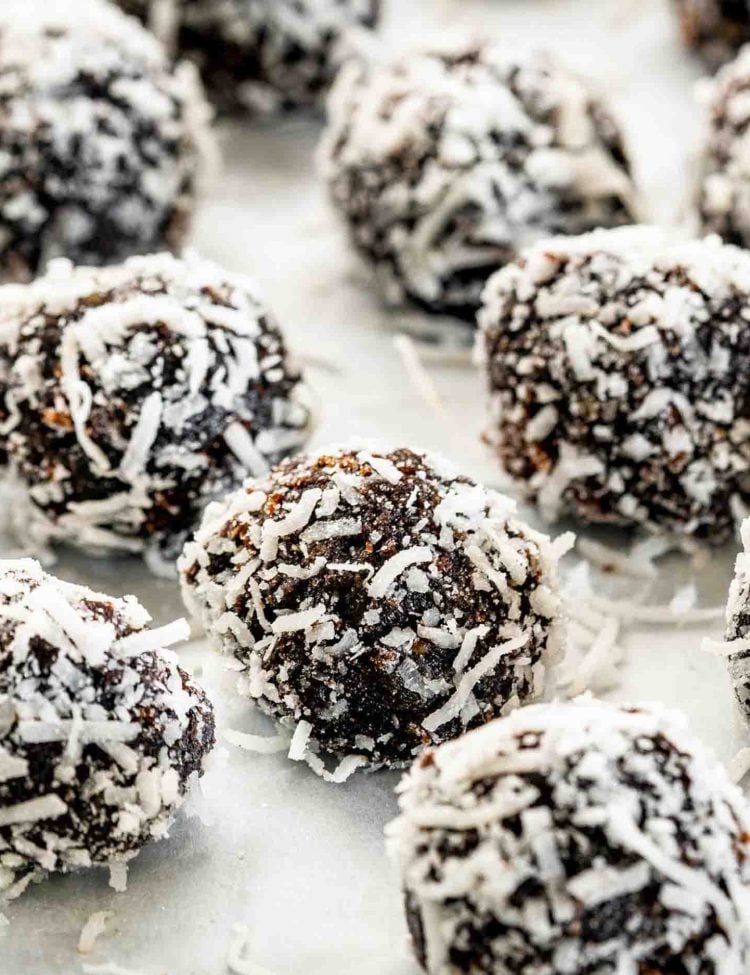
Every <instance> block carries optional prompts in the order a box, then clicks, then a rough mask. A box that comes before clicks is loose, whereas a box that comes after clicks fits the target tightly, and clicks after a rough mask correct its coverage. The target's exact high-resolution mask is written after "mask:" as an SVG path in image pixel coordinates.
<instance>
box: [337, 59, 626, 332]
mask: <svg viewBox="0 0 750 975" xmlns="http://www.w3.org/2000/svg"><path fill="white" fill-rule="evenodd" d="M321 159H322V167H323V171H324V175H325V178H326V180H327V182H328V186H329V190H330V195H331V199H332V201H333V205H334V207H335V208H336V209H337V210H338V211H339V212H340V213H341V215H342V216H343V217H344V219H345V221H346V223H347V224H348V227H349V231H350V235H351V239H352V241H353V244H354V246H355V247H356V249H357V250H358V251H359V252H360V254H361V255H363V256H364V258H365V260H366V261H367V262H368V263H370V264H371V265H372V266H373V268H374V270H375V273H376V275H377V278H378V279H379V282H380V284H381V286H382V290H383V292H384V295H385V297H386V298H387V299H388V300H389V301H391V302H392V303H399V302H401V301H403V300H404V299H405V298H408V299H410V300H412V301H414V302H416V303H417V304H419V305H421V306H422V307H423V308H425V309H427V310H429V311H434V312H446V313H450V314H453V315H458V316H460V317H463V318H466V319H468V320H470V321H473V320H474V316H475V313H476V310H477V307H478V305H479V299H480V294H481V291H482V288H483V286H484V283H485V281H486V280H487V278H488V277H489V276H490V274H491V273H492V272H493V271H496V270H497V268H498V267H499V266H501V265H502V264H505V263H506V262H507V261H510V260H513V258H514V257H515V256H516V255H517V253H518V251H519V249H520V248H521V247H524V246H526V245H527V244H530V243H531V242H533V241H535V240H537V239H538V238H539V237H540V236H548V235H549V234H551V233H566V234H575V233H581V232H582V231H585V230H590V229H592V228H594V227H597V226H600V225H601V226H612V225H618V224H623V223H630V222H632V219H633V214H634V211H635V194H634V189H633V184H632V182H631V178H630V166H629V162H628V159H627V156H626V153H625V149H624V146H623V141H622V135H621V132H620V129H619V127H618V125H617V123H616V122H615V121H614V119H613V118H612V116H611V115H610V113H609V110H608V108H607V107H606V106H605V105H604V104H603V103H602V102H601V101H600V100H599V98H598V96H597V95H596V94H595V93H594V92H593V91H591V90H590V89H589V88H588V87H587V85H586V84H584V83H583V82H582V81H581V80H580V79H579V78H577V77H576V76H575V75H572V74H570V73H569V72H567V71H566V70H565V69H564V68H562V67H560V66H558V65H557V64H556V63H555V62H554V61H553V60H552V59H551V58H548V57H546V56H536V57H530V58H525V59H519V58H517V57H515V56H514V55H512V54H510V53H509V51H508V47H507V45H505V44H499V43H498V44H492V43H483V42H479V41H474V40H468V41H467V40H462V41H460V42H455V43H453V44H448V43H446V44H445V45H444V46H443V47H442V48H436V49H430V50H427V51H424V52H419V53H416V54H411V55H409V56H405V57H402V58H401V59H399V60H396V61H394V62H393V63H390V64H386V65H380V66H375V67H368V66H367V65H365V64H362V63H360V62H355V61H352V62H351V63H350V64H347V65H346V67H345V68H344V69H343V70H342V72H341V75H340V76H339V79H338V80H337V82H336V85H335V87H334V90H333V92H332V94H331V97H330V101H329V124H328V129H327V132H326V135H325V137H324V141H323V145H322V150H321Z"/></svg>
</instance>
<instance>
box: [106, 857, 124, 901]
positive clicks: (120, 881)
mask: <svg viewBox="0 0 750 975" xmlns="http://www.w3.org/2000/svg"><path fill="white" fill-rule="evenodd" d="M109 886H110V887H111V888H112V889H113V890H116V891H117V893H118V894H123V893H124V892H125V891H126V890H127V889H128V865H127V863H123V862H122V861H121V860H115V861H114V862H112V863H110V865H109Z"/></svg>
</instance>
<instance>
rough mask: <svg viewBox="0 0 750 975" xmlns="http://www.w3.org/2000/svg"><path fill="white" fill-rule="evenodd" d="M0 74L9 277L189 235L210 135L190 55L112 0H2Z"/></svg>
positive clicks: (1, 193) (4, 249)
mask: <svg viewBox="0 0 750 975" xmlns="http://www.w3.org/2000/svg"><path fill="white" fill-rule="evenodd" d="M0 74H2V77H3V88H2V93H1V94H0V106H1V107H2V111H1V112H0V278H4V279H5V280H9V279H14V280H26V279H28V278H29V277H31V276H33V275H34V274H35V273H36V272H37V271H38V270H39V269H40V268H41V267H43V266H44V264H45V263H46V261H47V260H48V259H49V258H53V257H56V256H65V257H68V258H70V259H71V260H73V261H76V262H79V263H88V264H95V265H101V264H111V263H116V262H118V261H121V260H123V259H124V258H126V257H128V256H129V255H131V254H140V253H149V252H151V251H156V250H164V249H168V250H175V249H178V248H179V247H180V246H181V244H182V242H183V240H184V238H185V235H186V232H187V230H188V225H189V220H190V215H191V211H192V209H193V204H194V198H195V195H196V189H197V186H196V183H197V179H198V175H199V171H200V167H201V162H202V151H203V148H204V147H205V146H206V145H207V142H206V140H207V139H209V142H210V136H209V133H208V127H207V126H208V120H209V115H210V113H209V110H208V107H207V105H206V103H205V101H204V99H203V96H202V94H201V92H200V88H199V85H198V82H197V78H196V76H195V70H194V68H193V67H192V66H191V65H181V66H179V67H177V68H172V67H171V66H170V65H169V63H168V61H167V58H166V55H165V54H164V52H163V50H162V48H161V46H160V45H159V43H158V42H157V41H156V39H155V38H154V37H153V36H152V35H151V34H150V33H149V32H147V31H146V30H144V28H142V27H141V26H140V24H138V23H137V22H136V21H135V20H134V19H132V18H129V17H126V16H125V15H124V14H122V13H121V12H120V11H119V10H116V9H115V8H114V7H112V5H111V4H109V3H104V2H101V0H55V2H54V3H49V2H47V0H4V2H3V6H2V11H0Z"/></svg>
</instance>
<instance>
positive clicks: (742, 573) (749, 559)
mask: <svg viewBox="0 0 750 975" xmlns="http://www.w3.org/2000/svg"><path fill="white" fill-rule="evenodd" d="M742 546H743V551H742V552H740V554H739V555H738V556H737V562H736V565H735V570H734V580H733V581H732V586H731V588H730V590H729V602H728V603H727V631H726V638H727V641H730V642H731V645H732V647H731V648H732V649H733V650H734V652H733V653H730V655H729V657H728V663H729V673H730V676H731V678H732V684H733V686H734V693H735V697H736V698H737V702H738V704H739V706H740V709H741V710H742V711H743V712H744V714H745V716H746V717H747V718H748V719H750V518H748V519H746V520H745V521H744V522H743V525H742Z"/></svg>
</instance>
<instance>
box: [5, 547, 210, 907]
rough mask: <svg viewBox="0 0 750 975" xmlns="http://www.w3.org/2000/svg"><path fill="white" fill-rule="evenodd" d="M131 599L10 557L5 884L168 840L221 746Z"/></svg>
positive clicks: (205, 706)
mask: <svg viewBox="0 0 750 975" xmlns="http://www.w3.org/2000/svg"><path fill="white" fill-rule="evenodd" d="M148 624H149V615H148V613H147V612H146V611H145V609H143V607H142V606H141V605H139V603H138V602H137V601H136V600H135V598H134V597H132V596H126V597H125V598H124V599H111V598H110V597H109V596H102V595H100V594H99V593H95V592H92V591H91V590H90V589H84V588H83V587H81V586H74V585H70V584H68V583H64V582H60V581H59V580H58V579H55V578H53V577H52V576H49V575H46V574H45V573H44V572H43V571H42V569H41V568H40V566H39V565H38V564H37V563H36V562H32V561H30V560H22V561H14V562H11V561H4V562H0V893H4V895H5V896H14V895H17V894H19V893H20V892H21V891H22V890H23V888H24V887H25V886H26V884H28V882H29V881H30V880H32V879H33V878H35V877H36V876H38V875H40V874H42V873H45V872H47V871H64V872H66V871H69V870H74V869H76V868H77V867H89V866H94V865H101V864H113V863H118V862H119V863H123V862H126V861H127V860H129V859H131V858H132V857H134V856H135V855H136V853H137V852H138V851H139V849H140V848H141V847H142V846H143V845H144V844H145V843H147V842H149V841H150V840H154V839H160V838H161V837H163V836H165V835H166V832H167V830H168V828H169V825H170V822H171V820H172V817H173V815H174V813H175V811H176V809H177V808H178V807H179V805H180V804H181V802H182V800H183V798H184V796H185V793H186V791H187V789H188V787H189V785H190V783H191V780H192V779H195V778H197V777H198V776H200V775H201V774H202V768H203V762H204V759H205V757H206V755H207V753H208V752H209V751H210V750H211V748H212V747H213V744H214V718H213V709H212V707H211V704H210V702H209V701H208V699H207V698H206V696H205V694H204V693H203V691H202V690H201V689H200V688H199V687H198V686H197V685H196V684H194V683H193V681H192V679H191V678H190V677H189V676H188V675H187V674H186V673H185V672H184V671H183V670H181V669H180V668H179V667H178V666H177V663H176V658H175V656H174V654H172V653H171V652H169V651H166V650H164V647H165V646H167V645H169V644H170V643H175V642H177V641H178V640H182V639H185V638H186V636H187V635H188V633H189V630H188V627H187V624H186V623H185V621H184V620H182V621H180V622H178V623H174V624H170V625H168V626H166V627H162V628H160V629H156V630H151V629H149V626H148Z"/></svg>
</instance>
